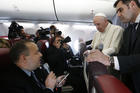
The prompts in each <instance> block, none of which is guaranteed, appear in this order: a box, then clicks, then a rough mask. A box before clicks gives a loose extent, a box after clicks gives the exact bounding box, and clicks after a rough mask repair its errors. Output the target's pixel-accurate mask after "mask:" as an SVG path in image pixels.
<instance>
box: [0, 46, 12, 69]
mask: <svg viewBox="0 0 140 93" xmlns="http://www.w3.org/2000/svg"><path fill="white" fill-rule="evenodd" d="M9 51H10V48H0V68H4V67H6V66H7V65H9V64H10V63H11V59H10V56H9Z"/></svg>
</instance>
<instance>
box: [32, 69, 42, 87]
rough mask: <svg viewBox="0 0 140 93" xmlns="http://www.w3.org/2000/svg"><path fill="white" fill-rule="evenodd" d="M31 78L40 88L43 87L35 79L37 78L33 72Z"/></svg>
mask: <svg viewBox="0 0 140 93" xmlns="http://www.w3.org/2000/svg"><path fill="white" fill-rule="evenodd" d="M31 78H32V79H33V81H34V82H35V83H36V84H37V85H38V86H39V87H40V88H43V87H44V86H43V84H42V83H41V82H40V81H39V80H38V79H37V77H36V75H35V73H34V72H33V71H32V72H31Z"/></svg>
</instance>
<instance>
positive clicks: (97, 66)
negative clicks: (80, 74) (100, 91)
mask: <svg viewBox="0 0 140 93" xmlns="http://www.w3.org/2000/svg"><path fill="white" fill-rule="evenodd" d="M87 72H88V73H87V74H88V82H89V83H88V91H89V93H92V91H93V88H94V84H95V82H94V77H95V76H99V75H103V74H109V72H108V71H107V67H106V66H105V65H103V64H101V63H99V62H90V63H89V64H88V66H87Z"/></svg>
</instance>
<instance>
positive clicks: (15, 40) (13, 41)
mask: <svg viewBox="0 0 140 93" xmlns="http://www.w3.org/2000/svg"><path fill="white" fill-rule="evenodd" d="M20 40H21V38H14V39H11V40H9V42H10V45H11V46H13V45H14V44H15V43H16V42H18V41H20Z"/></svg>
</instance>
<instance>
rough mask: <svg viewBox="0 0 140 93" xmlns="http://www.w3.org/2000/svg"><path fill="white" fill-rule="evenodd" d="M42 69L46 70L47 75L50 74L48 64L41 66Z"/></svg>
mask: <svg viewBox="0 0 140 93" xmlns="http://www.w3.org/2000/svg"><path fill="white" fill-rule="evenodd" d="M43 67H44V68H45V69H46V70H47V72H48V73H50V69H49V65H48V63H45V64H43Z"/></svg>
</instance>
